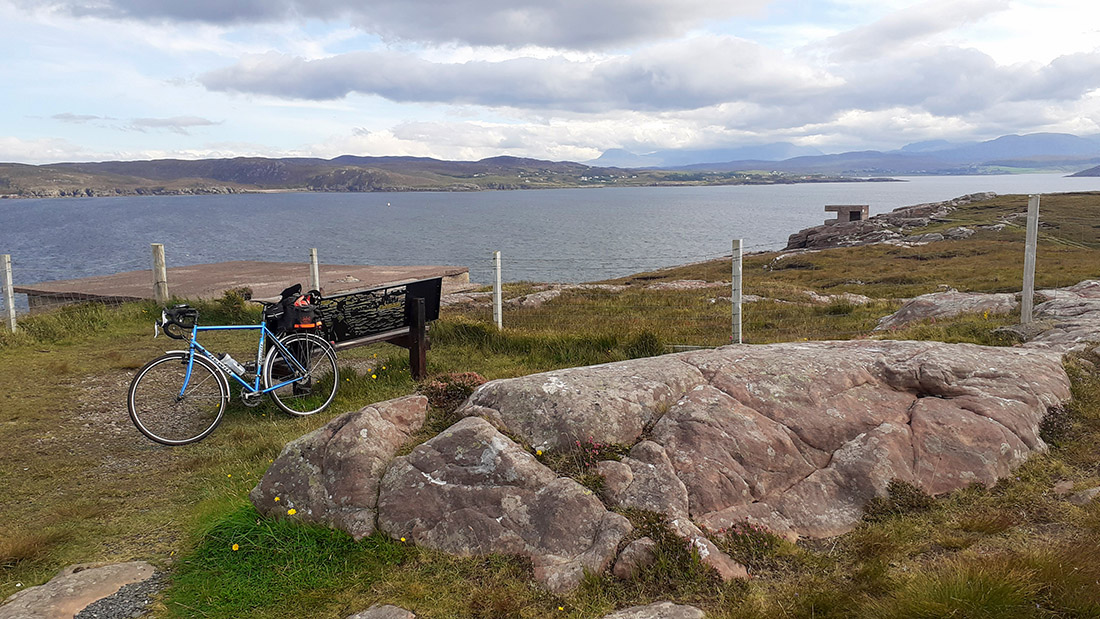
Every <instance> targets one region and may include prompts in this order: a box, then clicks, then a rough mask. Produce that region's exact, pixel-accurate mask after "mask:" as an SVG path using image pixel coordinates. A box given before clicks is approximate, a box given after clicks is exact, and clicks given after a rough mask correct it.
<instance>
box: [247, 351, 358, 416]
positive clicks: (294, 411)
mask: <svg viewBox="0 0 1100 619" xmlns="http://www.w3.org/2000/svg"><path fill="white" fill-rule="evenodd" d="M279 341H280V342H282V344H283V346H285V347H286V348H287V350H288V351H289V352H290V353H291V354H293V355H294V357H295V358H296V359H298V361H299V363H301V364H302V365H303V366H305V369H306V371H305V372H304V373H302V372H300V371H293V372H292V371H291V369H292V368H293V367H294V366H293V364H291V363H288V362H287V361H286V359H285V354H284V353H283V352H282V350H281V349H280V348H279V347H278V346H272V347H271V348H270V349H269V350H268V351H267V355H266V356H265V357H264V371H263V379H264V388H265V389H271V387H272V386H274V385H277V384H279V383H283V382H286V381H289V380H293V381H294V382H293V383H290V384H286V385H283V386H281V387H279V388H278V389H273V390H271V391H268V395H269V396H271V400H272V401H273V402H275V405H276V406H278V407H279V408H280V409H282V410H283V411H284V412H286V413H288V414H290V415H294V416H296V417H304V416H306V415H312V414H314V413H319V412H321V411H323V410H325V409H326V408H328V405H329V404H332V400H333V398H335V397H336V387H337V386H338V385H339V384H340V373H339V371H338V370H337V368H336V352H335V351H334V350H333V349H332V346H331V345H330V344H329V343H328V342H326V341H325V340H324V338H322V337H320V336H317V335H314V334H312V333H291V334H290V335H287V336H286V337H283V338H281V339H280V340H279Z"/></svg>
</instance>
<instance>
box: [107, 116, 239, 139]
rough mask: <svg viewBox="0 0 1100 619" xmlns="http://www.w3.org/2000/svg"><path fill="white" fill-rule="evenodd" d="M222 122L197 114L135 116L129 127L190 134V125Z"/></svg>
mask: <svg viewBox="0 0 1100 619" xmlns="http://www.w3.org/2000/svg"><path fill="white" fill-rule="evenodd" d="M220 124H221V123H220V122H214V121H212V120H207V119H205V118H199V117H197V116H175V117H172V118H135V119H133V120H132V121H131V122H130V125H129V128H130V129H134V130H137V131H145V130H147V129H167V130H168V131H172V132H173V133H179V134H181V135H190V133H188V131H187V129H189V128H190V127H209V126H213V125H220Z"/></svg>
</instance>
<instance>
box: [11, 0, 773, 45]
mask: <svg viewBox="0 0 1100 619" xmlns="http://www.w3.org/2000/svg"><path fill="white" fill-rule="evenodd" d="M769 1H770V0H604V1H601V2H590V1H588V0H556V1H554V2H547V1H546V0H446V1H442V2H441V1H439V0H373V1H372V2H362V1H360V0H233V1H228V2H227V1H226V0H185V1H181V0H99V1H93V0H45V2H41V1H40V2H30V1H29V0H23V2H24V4H26V5H28V6H42V5H43V4H45V5H47V6H52V7H54V8H58V9H61V10H64V11H68V12H70V13H72V14H74V15H80V16H97V17H106V18H113V19H139V20H179V21H200V22H209V23H244V22H257V21H282V20H301V19H303V18H316V19H347V20H350V21H351V23H353V24H355V25H356V26H358V27H360V28H362V29H363V30H365V31H367V32H371V33H375V34H378V35H380V36H383V37H386V38H391V39H400V40H411V41H426V42H436V43H442V42H460V43H469V44H472V45H501V46H507V47H522V46H525V45H542V46H548V47H564V48H580V49H594V48H600V47H606V46H612V45H620V44H625V43H631V42H636V41H641V40H645V39H649V38H653V37H670V36H676V35H679V34H682V33H684V32H686V31H688V30H689V29H691V28H693V27H695V26H697V25H699V24H701V23H703V22H704V21H706V20H710V19H723V18H728V17H731V16H734V15H738V14H744V13H748V12H753V11H756V10H758V9H760V8H761V7H763V6H764V5H766V4H768V2H769Z"/></svg>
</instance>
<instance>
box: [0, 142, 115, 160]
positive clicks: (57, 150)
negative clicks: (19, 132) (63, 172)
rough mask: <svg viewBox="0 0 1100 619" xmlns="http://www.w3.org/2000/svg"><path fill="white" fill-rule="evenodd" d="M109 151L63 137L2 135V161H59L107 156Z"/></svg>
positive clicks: (0, 149)
mask: <svg viewBox="0 0 1100 619" xmlns="http://www.w3.org/2000/svg"><path fill="white" fill-rule="evenodd" d="M106 154H107V153H103V152H95V151H91V150H86V149H84V148H81V147H80V146H77V145H76V144H73V143H71V142H69V141H68V140H64V139H61V138H37V139H30V140H27V139H22V138H17V137H13V136H0V161H18V162H21V163H57V162H59V161H90V160H92V159H99V158H105V155H106Z"/></svg>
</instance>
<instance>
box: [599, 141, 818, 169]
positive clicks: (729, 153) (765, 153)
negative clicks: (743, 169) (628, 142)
mask: <svg viewBox="0 0 1100 619" xmlns="http://www.w3.org/2000/svg"><path fill="white" fill-rule="evenodd" d="M821 154H823V153H822V152H821V151H820V150H818V149H816V148H812V147H808V146H796V145H794V144H791V143H790V142H773V143H771V144H761V145H757V146H740V147H736V148H712V149H706V150H698V149H694V150H691V149H684V150H660V151H655V152H652V153H645V154H635V153H632V152H630V151H627V150H624V149H621V148H614V149H611V150H608V151H605V152H604V153H603V154H602V155H600V156H599V158H597V159H593V160H592V161H589V162H587V163H589V164H591V165H603V166H616V167H623V168H669V167H680V166H689V165H692V164H696V163H706V162H716V161H735V160H750V159H755V160H760V161H782V160H784V159H790V158H792V157H802V156H810V155H821Z"/></svg>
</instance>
